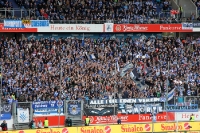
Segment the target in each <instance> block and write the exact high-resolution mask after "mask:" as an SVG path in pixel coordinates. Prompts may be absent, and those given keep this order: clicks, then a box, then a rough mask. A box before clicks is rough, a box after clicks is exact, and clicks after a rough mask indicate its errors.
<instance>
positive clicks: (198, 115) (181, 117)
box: [175, 112, 200, 121]
mask: <svg viewBox="0 0 200 133" xmlns="http://www.w3.org/2000/svg"><path fill="white" fill-rule="evenodd" d="M192 114H193V115H194V119H195V121H200V112H178V113H176V114H175V118H176V119H175V120H176V121H189V119H190V116H191V115H192Z"/></svg>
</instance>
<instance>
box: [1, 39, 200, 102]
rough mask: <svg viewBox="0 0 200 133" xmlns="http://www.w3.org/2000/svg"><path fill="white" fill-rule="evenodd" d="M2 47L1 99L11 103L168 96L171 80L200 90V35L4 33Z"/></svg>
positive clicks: (180, 88)
mask: <svg viewBox="0 0 200 133" xmlns="http://www.w3.org/2000/svg"><path fill="white" fill-rule="evenodd" d="M0 47H1V48H0V49H1V51H0V59H1V60H0V62H1V65H2V68H3V89H2V91H3V97H2V99H3V101H5V102H9V103H11V102H13V101H43V100H53V99H71V100H74V99H86V100H88V99H112V98H114V97H116V98H144V97H165V96H166V95H165V94H166V93H167V88H168V87H167V85H168V86H169V88H168V91H170V90H172V89H174V88H176V96H196V95H199V89H200V75H199V74H200V64H199V63H200V38H198V39H194V38H193V37H189V36H188V37H186V39H173V38H163V39H157V38H147V39H145V38H142V37H141V38H138V39H136V40H135V39H134V40H133V39H131V38H129V37H127V38H122V39H118V38H110V39H108V38H104V39H97V40H95V39H94V38H85V39H84V41H83V40H79V39H76V38H60V39H54V38H41V39H39V40H37V39H27V38H26V39H24V40H21V39H19V40H16V39H15V38H7V37H2V39H1V41H0ZM168 59H169V60H170V61H169V63H168ZM130 63H132V65H133V69H131V70H128V71H126V72H123V73H124V76H122V75H121V73H122V69H124V67H126V66H127V64H130ZM61 64H62V65H61ZM168 64H169V73H168ZM130 73H132V74H134V75H135V77H136V78H133V77H134V76H133V75H132V76H130ZM167 77H168V78H167ZM167 79H169V80H167Z"/></svg>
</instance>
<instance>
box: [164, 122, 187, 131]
mask: <svg viewBox="0 0 200 133" xmlns="http://www.w3.org/2000/svg"><path fill="white" fill-rule="evenodd" d="M177 129H178V130H189V129H190V125H189V123H187V122H186V123H184V126H182V125H178V126H177V124H176V123H174V124H170V125H169V124H161V130H162V131H172V130H173V131H175V130H177Z"/></svg>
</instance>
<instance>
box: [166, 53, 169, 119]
mask: <svg viewBox="0 0 200 133" xmlns="http://www.w3.org/2000/svg"><path fill="white" fill-rule="evenodd" d="M169 63H170V57H168V58H167V71H168V73H167V87H166V88H167V94H166V104H165V107H166V106H168V93H169V87H168V82H169ZM166 120H167V121H168V112H167V110H166Z"/></svg>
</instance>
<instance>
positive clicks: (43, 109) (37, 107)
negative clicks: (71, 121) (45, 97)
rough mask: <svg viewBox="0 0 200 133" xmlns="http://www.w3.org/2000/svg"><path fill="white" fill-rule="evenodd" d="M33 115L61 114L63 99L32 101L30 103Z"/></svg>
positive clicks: (62, 112) (62, 111)
mask: <svg viewBox="0 0 200 133" xmlns="http://www.w3.org/2000/svg"><path fill="white" fill-rule="evenodd" d="M32 107H33V111H34V115H35V116H44V115H50V116H51V115H59V114H61V115H63V114H64V108H63V107H64V103H63V101H40V102H33V104H32Z"/></svg>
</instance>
